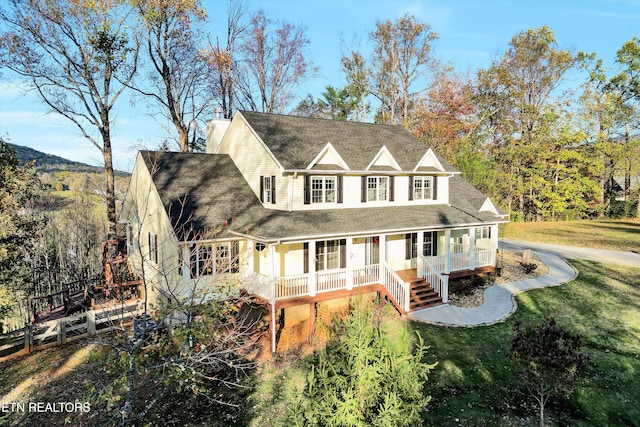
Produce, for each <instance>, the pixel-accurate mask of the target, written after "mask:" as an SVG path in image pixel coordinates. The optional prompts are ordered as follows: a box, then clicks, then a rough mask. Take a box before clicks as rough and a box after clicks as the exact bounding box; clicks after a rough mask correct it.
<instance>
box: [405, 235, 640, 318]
mask: <svg viewBox="0 0 640 427" xmlns="http://www.w3.org/2000/svg"><path fill="white" fill-rule="evenodd" d="M501 248H503V249H506V250H518V251H520V250H523V249H532V250H533V251H534V252H535V254H536V255H537V256H538V257H539V258H540V259H541V260H542V261H543V262H544V263H545V264H547V266H548V267H549V273H548V274H546V275H544V276H540V277H536V278H533V279H527V280H522V281H519V282H512V283H505V284H501V285H494V286H491V287H489V288H487V289H486V290H485V291H484V302H483V304H482V305H481V306H480V307H472V308H463V307H454V306H451V305H448V304H444V305H440V306H437V307H433V308H427V309H424V310H418V311H414V312H412V313H409V315H408V317H409V318H410V319H411V320H416V321H419V322H425V323H432V324H438V325H448V326H467V327H471V326H479V325H491V324H493V323H497V322H500V321H502V320H504V319H505V318H506V317H508V316H509V315H510V314H511V313H513V312H514V311H515V309H516V308H517V307H516V305H515V302H514V299H513V295H515V294H517V293H520V292H524V291H528V290H530V289H536V288H543V287H549V286H557V285H561V284H563V283H567V282H569V281H571V280H573V279H574V278H575V277H576V276H577V274H578V273H577V271H576V270H575V269H574V268H573V267H571V266H570V265H569V264H568V263H567V262H566V261H565V260H564V259H563V258H562V257H563V256H564V257H567V258H575V259H588V260H591V261H598V262H604V263H609V264H619V265H627V266H632V267H640V254H636V253H633V252H617V251H604V250H600V249H598V250H593V249H586V248H575V247H569V246H559V245H550V244H545V243H530V242H520V241H510V240H505V241H503V242H502V243H501Z"/></svg>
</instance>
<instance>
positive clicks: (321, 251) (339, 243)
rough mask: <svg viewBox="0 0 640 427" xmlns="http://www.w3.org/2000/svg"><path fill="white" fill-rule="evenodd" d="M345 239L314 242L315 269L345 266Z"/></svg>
mask: <svg viewBox="0 0 640 427" xmlns="http://www.w3.org/2000/svg"><path fill="white" fill-rule="evenodd" d="M346 242H347V241H346V240H345V239H340V240H325V241H322V242H316V271H322V270H334V269H338V268H346V261H347V258H346V244H347V243H346Z"/></svg>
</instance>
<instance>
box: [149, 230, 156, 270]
mask: <svg viewBox="0 0 640 427" xmlns="http://www.w3.org/2000/svg"><path fill="white" fill-rule="evenodd" d="M149 260H151V261H152V262H154V263H156V264H157V263H158V235H157V234H153V233H149Z"/></svg>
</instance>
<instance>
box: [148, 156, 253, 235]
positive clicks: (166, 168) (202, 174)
mask: <svg viewBox="0 0 640 427" xmlns="http://www.w3.org/2000/svg"><path fill="white" fill-rule="evenodd" d="M140 154H141V156H142V158H143V159H144V162H145V165H146V166H147V169H148V170H149V171H150V172H151V179H152V180H153V183H154V186H155V188H156V190H157V191H158V195H159V196H160V200H161V201H162V204H163V206H164V208H165V210H166V212H167V215H168V216H169V218H170V219H171V223H172V225H173V227H174V230H175V231H176V234H177V235H178V239H180V240H182V239H187V240H189V236H187V235H186V234H187V233H189V232H190V230H191V228H193V230H197V231H198V232H200V231H203V230H205V229H207V228H213V229H218V228H221V229H222V228H225V227H223V226H224V224H225V221H228V220H229V219H230V218H237V219H238V220H240V221H242V222H249V219H248V218H244V213H246V212H247V211H252V210H253V208H254V207H255V206H260V207H262V203H260V200H259V199H258V197H257V196H256V195H255V193H254V192H253V191H252V190H251V188H250V187H249V186H248V185H247V183H246V181H245V180H244V177H243V176H242V174H241V173H240V171H239V170H238V168H237V167H236V165H235V163H234V162H233V160H231V157H229V156H228V155H226V154H204V153H175V152H167V151H141V152H140Z"/></svg>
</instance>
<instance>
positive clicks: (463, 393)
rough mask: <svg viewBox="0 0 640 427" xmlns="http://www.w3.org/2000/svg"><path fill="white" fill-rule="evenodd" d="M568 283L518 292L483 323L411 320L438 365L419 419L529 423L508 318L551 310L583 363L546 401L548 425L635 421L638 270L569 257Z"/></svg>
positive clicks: (526, 318)
mask: <svg viewBox="0 0 640 427" xmlns="http://www.w3.org/2000/svg"><path fill="white" fill-rule="evenodd" d="M572 264H573V265H574V266H575V267H576V268H577V269H578V270H579V272H580V274H579V276H578V278H577V279H576V280H574V281H573V282H571V283H568V284H565V285H562V286H559V287H554V288H547V289H541V290H535V291H530V292H526V293H523V294H520V295H519V296H518V297H517V302H518V310H517V311H516V313H515V314H514V315H512V316H511V317H510V318H509V319H508V320H507V321H506V322H504V323H500V324H496V325H493V326H488V327H477V328H446V327H438V326H430V325H423V324H418V323H414V324H413V326H414V328H415V329H416V330H417V331H418V332H419V333H420V334H421V335H422V336H423V337H424V338H425V341H426V342H427V343H428V344H430V345H431V352H432V353H433V354H434V355H435V356H436V358H437V359H438V361H439V363H440V365H439V366H438V367H437V368H436V371H435V373H434V375H433V376H432V378H431V381H430V385H429V390H428V392H429V393H430V394H431V395H432V396H433V397H434V399H433V401H432V404H431V405H430V407H429V411H428V412H427V413H426V414H425V424H426V425H433V426H437V425H469V426H482V425H488V426H510V425H535V423H536V422H537V420H536V418H535V415H536V413H537V408H536V407H535V406H534V405H533V404H532V399H531V398H528V397H527V396H526V395H525V394H523V393H521V390H520V389H519V387H518V379H517V376H516V375H515V372H514V369H513V366H512V363H511V361H510V360H509V358H508V349H509V345H510V341H511V338H512V336H513V332H512V328H513V325H514V322H515V321H517V320H520V321H521V322H523V324H529V323H534V322H537V321H539V320H541V319H543V318H545V317H548V316H555V317H556V319H557V320H558V322H559V323H561V324H562V325H564V326H566V327H568V328H569V329H570V330H572V331H573V332H576V333H580V334H582V335H584V336H585V340H586V344H585V350H586V352H587V354H588V355H589V356H590V363H589V365H588V366H587V368H586V369H585V370H584V371H583V372H582V374H581V375H580V376H579V379H578V381H577V382H576V387H575V390H574V391H573V392H571V393H569V394H568V395H566V396H559V397H558V398H556V399H554V400H553V401H552V402H551V404H550V405H549V407H548V408H547V409H548V411H549V412H548V414H549V415H550V417H549V418H550V420H551V422H552V424H553V425H572V426H593V425H598V426H622V425H627V426H634V425H635V426H637V425H640V407H638V405H637V402H639V401H640V381H639V380H638V378H640V269H632V268H625V267H616V266H609V265H601V264H594V263H588V262H581V261H572Z"/></svg>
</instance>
